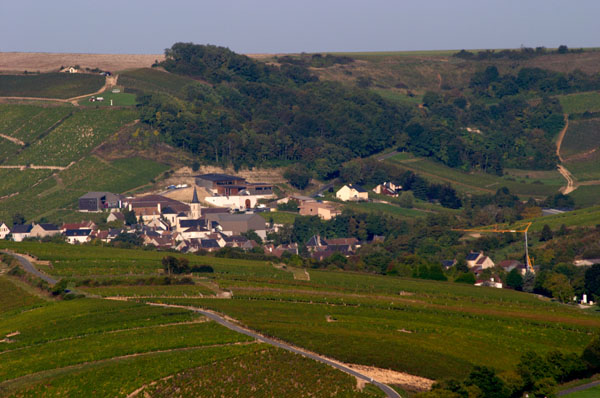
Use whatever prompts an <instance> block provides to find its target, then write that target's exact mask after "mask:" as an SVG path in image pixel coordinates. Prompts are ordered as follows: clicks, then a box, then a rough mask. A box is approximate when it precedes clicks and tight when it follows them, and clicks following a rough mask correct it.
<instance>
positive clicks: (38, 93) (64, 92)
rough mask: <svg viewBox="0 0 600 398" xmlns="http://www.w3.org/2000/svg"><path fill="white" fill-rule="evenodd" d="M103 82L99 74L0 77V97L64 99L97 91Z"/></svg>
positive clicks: (44, 74)
mask: <svg viewBox="0 0 600 398" xmlns="http://www.w3.org/2000/svg"><path fill="white" fill-rule="evenodd" d="M104 81H105V78H104V76H100V75H99V74H83V73H41V74H34V75H0V97H39V98H61V99H66V98H72V97H77V96H79V95H84V94H88V93H93V92H95V91H98V90H99V89H100V88H102V86H103V85H104Z"/></svg>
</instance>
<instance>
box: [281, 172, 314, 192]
mask: <svg viewBox="0 0 600 398" xmlns="http://www.w3.org/2000/svg"><path fill="white" fill-rule="evenodd" d="M283 177H284V178H286V179H287V180H288V182H289V183H290V185H291V186H293V187H295V188H298V189H300V190H303V189H305V188H306V187H307V186H308V184H309V183H310V177H311V175H310V172H308V170H306V169H304V168H302V167H291V168H289V169H287V170H286V171H285V173H283Z"/></svg>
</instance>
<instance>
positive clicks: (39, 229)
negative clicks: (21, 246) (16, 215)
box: [29, 224, 60, 238]
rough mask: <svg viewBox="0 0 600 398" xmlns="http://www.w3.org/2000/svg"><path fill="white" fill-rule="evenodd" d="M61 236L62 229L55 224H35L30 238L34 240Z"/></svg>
mask: <svg viewBox="0 0 600 398" xmlns="http://www.w3.org/2000/svg"><path fill="white" fill-rule="evenodd" d="M59 234H60V228H59V227H58V226H56V225H54V224H35V225H34V226H33V228H31V232H30V233H29V236H31V237H32V238H45V237H47V236H54V235H59Z"/></svg>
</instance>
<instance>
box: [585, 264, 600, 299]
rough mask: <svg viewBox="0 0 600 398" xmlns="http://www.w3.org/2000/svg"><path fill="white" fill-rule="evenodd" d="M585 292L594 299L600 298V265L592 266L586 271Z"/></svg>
mask: <svg viewBox="0 0 600 398" xmlns="http://www.w3.org/2000/svg"><path fill="white" fill-rule="evenodd" d="M584 283H585V290H586V291H587V293H589V294H590V295H591V296H592V297H600V264H594V265H592V266H591V267H590V268H589V269H588V270H587V271H585V282H584Z"/></svg>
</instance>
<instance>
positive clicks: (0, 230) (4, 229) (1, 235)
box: [0, 223, 10, 239]
mask: <svg viewBox="0 0 600 398" xmlns="http://www.w3.org/2000/svg"><path fill="white" fill-rule="evenodd" d="M8 234H10V228H8V225H6V224H5V223H0V239H6V235H8Z"/></svg>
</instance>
